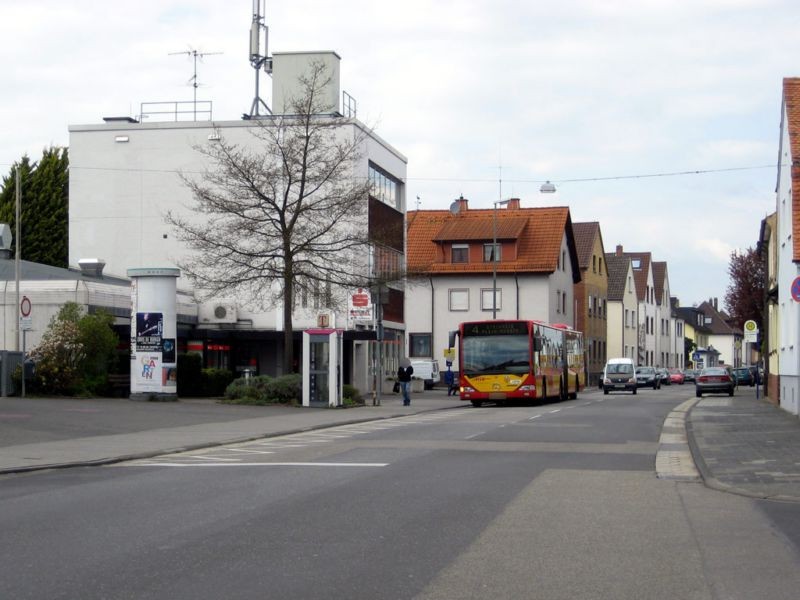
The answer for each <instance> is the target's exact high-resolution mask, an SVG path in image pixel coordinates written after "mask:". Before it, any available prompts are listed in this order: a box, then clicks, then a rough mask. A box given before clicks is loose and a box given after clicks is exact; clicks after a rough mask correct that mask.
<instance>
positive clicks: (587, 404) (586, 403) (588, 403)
mask: <svg viewBox="0 0 800 600" xmlns="http://www.w3.org/2000/svg"><path fill="white" fill-rule="evenodd" d="M591 404H592V403H591V402H584V403H583V404H581V406H591Z"/></svg>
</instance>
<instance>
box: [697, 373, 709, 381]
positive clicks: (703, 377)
mask: <svg viewBox="0 0 800 600" xmlns="http://www.w3.org/2000/svg"><path fill="white" fill-rule="evenodd" d="M697 381H699V382H700V383H708V377H707V376H706V375H703V376H702V377H698V378H697Z"/></svg>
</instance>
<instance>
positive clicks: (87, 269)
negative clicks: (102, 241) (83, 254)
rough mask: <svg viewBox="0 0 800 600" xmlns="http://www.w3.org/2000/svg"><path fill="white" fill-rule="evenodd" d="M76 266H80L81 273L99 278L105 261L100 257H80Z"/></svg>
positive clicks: (101, 275)
mask: <svg viewBox="0 0 800 600" xmlns="http://www.w3.org/2000/svg"><path fill="white" fill-rule="evenodd" d="M78 266H79V267H80V268H81V274H82V275H85V276H87V277H98V278H101V277H103V267H105V266H106V261H104V260H103V259H102V258H82V259H80V260H79V261H78Z"/></svg>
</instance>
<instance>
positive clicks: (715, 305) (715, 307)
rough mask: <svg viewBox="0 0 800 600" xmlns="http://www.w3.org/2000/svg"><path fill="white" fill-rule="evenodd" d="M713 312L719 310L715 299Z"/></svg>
mask: <svg viewBox="0 0 800 600" xmlns="http://www.w3.org/2000/svg"><path fill="white" fill-rule="evenodd" d="M714 310H719V308H717V299H716V298H714Z"/></svg>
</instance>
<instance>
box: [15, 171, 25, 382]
mask: <svg viewBox="0 0 800 600" xmlns="http://www.w3.org/2000/svg"><path fill="white" fill-rule="evenodd" d="M21 168H22V163H19V164H18V165H17V182H16V183H17V190H16V191H17V194H16V197H17V207H16V211H17V215H16V220H15V222H14V228H15V231H16V234H15V235H16V237H17V244H16V246H15V247H14V279H15V281H16V284H17V285H16V292H17V305H16V309H15V311H14V312H15V315H16V328H17V335H16V340H15V344H14V350H16V351H17V352H19V348H20V345H19V344H20V342H19V336H20V326H19V317H20V311H19V302H20V299H19V280H20V262H19V261H20V260H21V259H22V235H21V234H20V231H21V230H22V228H21V227H20V213H21V210H20V206H21V204H22V177H21V175H20V169H21ZM24 371H25V365H24V364H23V377H22V378H23V379H24V378H25V373H24Z"/></svg>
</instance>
